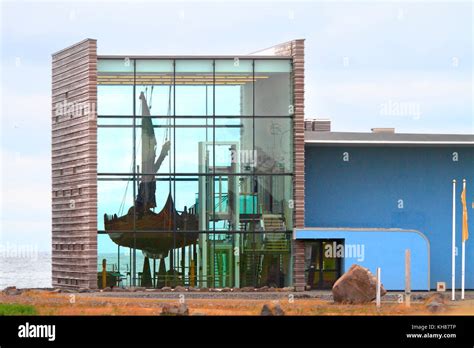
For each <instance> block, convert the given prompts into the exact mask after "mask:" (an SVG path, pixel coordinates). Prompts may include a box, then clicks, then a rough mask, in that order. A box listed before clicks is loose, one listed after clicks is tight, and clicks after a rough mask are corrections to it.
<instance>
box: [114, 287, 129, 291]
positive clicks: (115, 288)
mask: <svg viewBox="0 0 474 348" xmlns="http://www.w3.org/2000/svg"><path fill="white" fill-rule="evenodd" d="M112 291H113V292H128V290H127V289H124V288H121V287H113V288H112Z"/></svg>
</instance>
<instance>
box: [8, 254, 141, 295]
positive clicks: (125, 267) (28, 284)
mask: <svg viewBox="0 0 474 348" xmlns="http://www.w3.org/2000/svg"><path fill="white" fill-rule="evenodd" d="M104 258H105V259H106V260H107V270H108V271H112V270H114V271H117V268H118V255H117V253H105V254H102V253H101V254H99V257H98V263H97V270H98V271H99V270H102V259H104ZM143 259H144V258H143V255H142V254H141V253H140V252H137V256H136V260H137V267H138V268H137V271H138V272H140V271H141V268H142V267H143ZM130 268H131V266H130V256H129V254H121V255H120V273H122V274H123V275H124V276H125V275H126V274H127V273H128V272H129V271H130ZM51 275H52V274H51V253H48V252H33V253H30V254H28V255H25V256H22V257H11V256H8V255H0V290H1V289H4V288H6V287H8V286H16V287H17V288H50V287H52V284H51ZM128 283H129V279H128V278H126V279H124V282H123V285H125V286H127V285H129V284H128Z"/></svg>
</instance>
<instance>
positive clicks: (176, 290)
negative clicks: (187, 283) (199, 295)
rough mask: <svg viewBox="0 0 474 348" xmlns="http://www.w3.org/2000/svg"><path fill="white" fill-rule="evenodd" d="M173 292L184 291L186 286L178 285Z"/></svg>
mask: <svg viewBox="0 0 474 348" xmlns="http://www.w3.org/2000/svg"><path fill="white" fill-rule="evenodd" d="M173 291H174V292H185V291H186V288H185V287H184V286H181V285H178V286H176V287H175V288H174V289H173Z"/></svg>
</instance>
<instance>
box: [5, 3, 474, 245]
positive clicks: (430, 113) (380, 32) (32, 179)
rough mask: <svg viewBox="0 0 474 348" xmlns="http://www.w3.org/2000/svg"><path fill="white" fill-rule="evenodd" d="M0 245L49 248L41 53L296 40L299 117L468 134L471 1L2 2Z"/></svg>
mask: <svg viewBox="0 0 474 348" xmlns="http://www.w3.org/2000/svg"><path fill="white" fill-rule="evenodd" d="M1 17H2V18H1V19H2V20H1V69H2V76H1V88H2V91H1V98H2V100H1V153H2V158H1V166H2V167H1V169H0V173H1V174H2V176H1V183H2V190H1V192H2V193H1V195H2V198H1V204H2V206H0V214H1V224H2V232H1V235H0V237H1V241H2V242H3V243H7V242H8V243H23V244H25V243H33V244H35V243H37V244H38V246H39V247H40V249H44V250H48V249H49V247H50V229H51V222H50V220H51V213H50V210H51V208H50V199H51V198H50V196H51V194H50V191H51V188H50V182H51V179H50V139H51V134H50V132H51V130H50V114H51V112H50V106H51V101H50V89H51V86H50V83H51V76H50V75H51V66H50V64H51V53H53V52H55V51H57V50H60V49H61V48H64V47H66V46H69V45H71V44H73V43H74V42H77V41H80V40H82V39H84V38H86V37H90V38H95V39H97V40H98V50H99V54H170V55H173V54H176V55H178V54H230V55H232V54H246V53H250V52H254V51H257V50H259V49H262V48H265V47H268V46H271V45H274V44H277V43H279V42H284V41H288V40H291V39H294V38H305V39H306V62H305V63H306V96H305V98H306V115H307V117H324V118H330V119H331V120H332V122H333V130H336V131H369V130H370V128H372V127H395V128H396V129H397V131H399V132H420V133H474V121H473V104H472V100H473V98H472V93H473V89H472V73H473V69H472V62H473V44H472V28H473V27H472V24H473V23H472V19H473V5H472V3H471V2H453V1H449V2H406V1H402V2H397V1H387V2H375V1H371V2H355V3H354V2H351V3H349V2H329V1H326V2H309V1H305V2H298V1H288V2H284V1H280V2H277V3H275V2H269V1H260V2H259V1H253V2H230V3H229V2H227V3H225V4H222V3H218V2H192V3H189V2H176V1H175V2H152V1H141V2H135V1H121V2H112V1H103V2H99V3H92V2H71V1H67V2H66V1H65V2H8V1H7V2H3V3H2V5H1Z"/></svg>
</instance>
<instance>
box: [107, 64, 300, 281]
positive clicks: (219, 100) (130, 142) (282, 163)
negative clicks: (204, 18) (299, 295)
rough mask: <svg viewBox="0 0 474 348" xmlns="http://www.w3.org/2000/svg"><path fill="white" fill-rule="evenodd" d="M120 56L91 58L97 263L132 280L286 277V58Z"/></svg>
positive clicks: (289, 168) (289, 210) (289, 223)
mask: <svg viewBox="0 0 474 348" xmlns="http://www.w3.org/2000/svg"><path fill="white" fill-rule="evenodd" d="M131 63H132V68H131V70H130V66H125V65H124V66H122V65H121V64H124V61H121V60H116V61H107V62H105V61H104V62H103V63H100V64H99V67H100V68H99V80H98V84H99V86H98V89H99V93H98V98H99V100H98V104H99V107H98V108H99V121H98V123H99V124H100V125H101V126H102V127H100V128H99V135H98V142H99V144H98V157H99V160H98V161H99V164H98V166H99V187H98V191H99V209H98V211H99V216H98V229H99V231H101V233H104V232H105V233H107V234H104V235H101V237H100V239H99V243H100V245H99V263H100V262H101V258H106V259H108V261H109V266H110V267H116V268H115V271H118V272H117V273H120V274H125V276H124V280H123V281H122V283H121V284H129V285H135V286H145V287H162V286H175V285H178V284H180V285H187V286H199V287H240V286H265V285H266V286H275V287H281V286H287V285H290V284H291V272H290V264H291V263H290V256H291V254H290V245H291V231H292V229H293V204H292V199H293V176H292V173H293V165H292V164H293V142H292V134H293V128H292V127H293V126H292V125H293V123H292V122H293V121H292V118H291V112H289V108H288V106H289V105H290V104H291V100H292V94H291V93H292V91H291V89H290V88H289V86H290V79H291V61H290V60H284V59H272V60H259V59H256V60H253V59H243V60H234V59H215V60H209V59H176V60H167V59H162V60H160V59H150V60H147V59H138V60H136V61H133V60H131ZM133 67H134V68H135V71H136V74H135V76H134V73H133V71H134V70H133ZM133 81H135V82H136V84H135V85H133ZM254 95H255V100H254V99H253V97H254ZM214 96H215V100H214ZM134 98H135V100H134ZM133 105H135V110H133ZM133 114H135V116H137V117H136V118H135V119H134V118H133V117H130V118H125V117H123V116H133ZM101 115H102V116H103V115H109V116H115V117H112V118H101ZM267 116H279V117H267ZM133 125H135V127H133ZM104 126H106V127H104ZM134 140H135V143H134ZM134 156H135V157H134ZM105 173H107V174H108V175H107V176H105V175H104V174H105ZM105 180H108V181H105ZM109 180H112V181H109ZM119 255H120V257H119ZM119 260H120V266H119V265H118V263H119ZM115 264H117V265H116V266H112V265H115ZM124 265H126V266H124ZM124 267H126V268H124ZM99 268H100V267H99ZM107 271H108V272H113V271H114V269H111V270H109V269H108V270H107Z"/></svg>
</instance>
